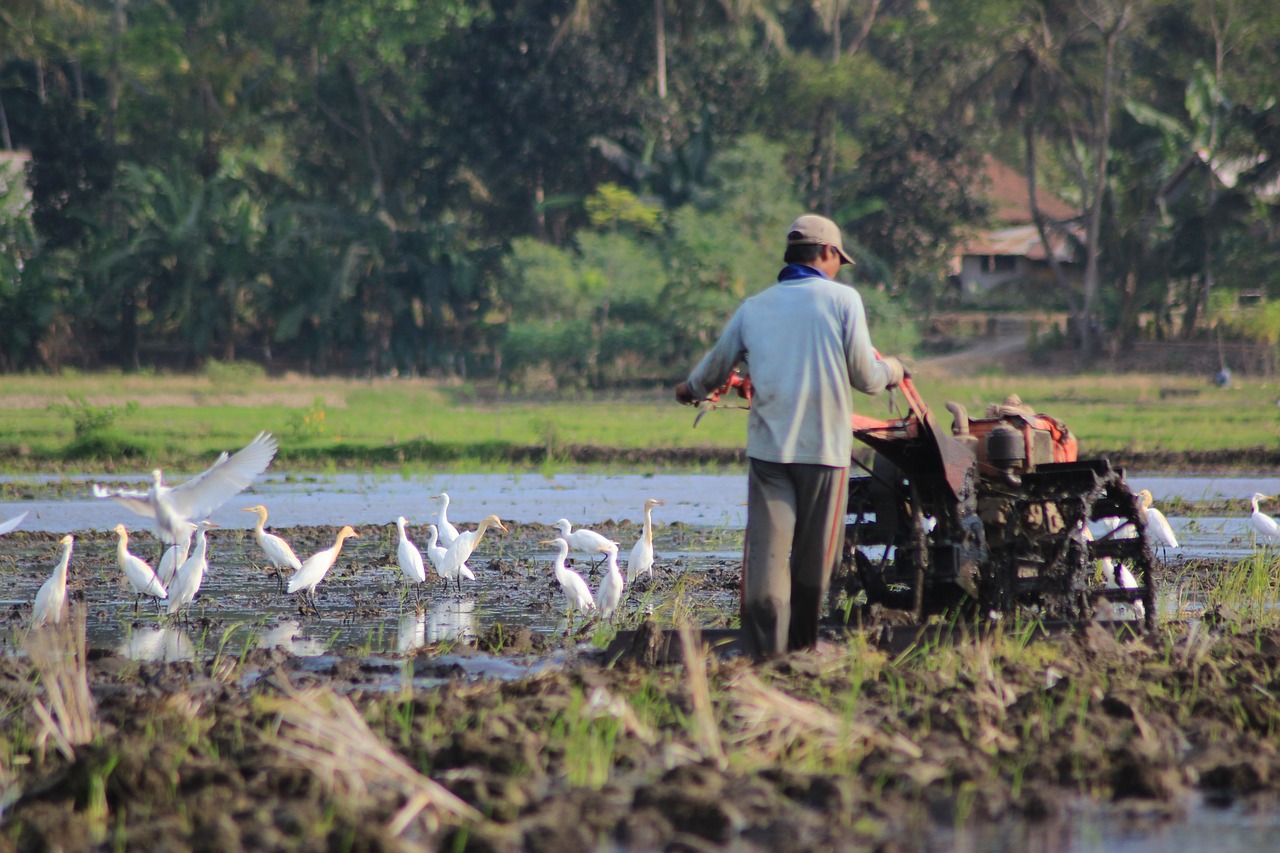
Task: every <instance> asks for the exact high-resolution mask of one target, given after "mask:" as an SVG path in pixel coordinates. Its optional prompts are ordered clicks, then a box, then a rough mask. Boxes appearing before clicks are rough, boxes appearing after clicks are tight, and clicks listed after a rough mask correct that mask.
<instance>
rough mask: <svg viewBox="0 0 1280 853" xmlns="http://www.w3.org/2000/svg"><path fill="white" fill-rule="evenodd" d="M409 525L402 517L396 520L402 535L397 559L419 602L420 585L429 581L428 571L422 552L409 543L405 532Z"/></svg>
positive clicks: (397, 528) (397, 550)
mask: <svg viewBox="0 0 1280 853" xmlns="http://www.w3.org/2000/svg"><path fill="white" fill-rule="evenodd" d="M406 523H408V522H407V519H406V518H405V517H404V516H403V515H402V516H400V517H399V518H397V519H396V530H398V531H399V533H400V544H399V545H397V546H396V559H397V560H398V561H399V563H400V571H401V572H402V573H403V574H404V579H405V580H406V581H408V582H409V583H410V584H412V585H413V597H414V599H415V600H417V597H418V584H420V583H424V582H426V580H427V569H426V566H424V565H423V564H422V552H421V551H419V550H418V546H417V545H414V544H413V543H412V542H411V541H409V535H408V534H407V533H405V532H404V526H405V524H406Z"/></svg>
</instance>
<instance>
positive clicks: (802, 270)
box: [778, 264, 831, 281]
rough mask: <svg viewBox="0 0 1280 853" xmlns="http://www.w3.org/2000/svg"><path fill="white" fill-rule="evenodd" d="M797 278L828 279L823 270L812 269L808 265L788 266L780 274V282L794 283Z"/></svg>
mask: <svg viewBox="0 0 1280 853" xmlns="http://www.w3.org/2000/svg"><path fill="white" fill-rule="evenodd" d="M797 278H826V279H827V281H831V279H829V278H827V277H826V276H825V275H823V273H822V270H820V269H817V268H816V267H811V266H809V265H808V264H787V265H786V266H785V267H783V268H782V272H780V273H778V281H792V280H793V279H797Z"/></svg>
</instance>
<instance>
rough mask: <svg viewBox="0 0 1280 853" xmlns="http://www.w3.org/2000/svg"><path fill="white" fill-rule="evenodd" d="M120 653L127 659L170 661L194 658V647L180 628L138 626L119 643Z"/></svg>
mask: <svg viewBox="0 0 1280 853" xmlns="http://www.w3.org/2000/svg"><path fill="white" fill-rule="evenodd" d="M119 652H120V654H122V655H124V656H125V657H127V658H129V660H138V661H157V662H166V663H168V662H172V661H184V660H195V657H196V654H195V647H193V646H192V645H191V639H190V638H189V637H188V636H187V633H186V632H185V631H183V630H182V629H180V628H172V627H170V628H140V629H138V630H136V631H133V632H132V633H131V634H129V636H128V637H127V638H126V639H125V641H124V642H123V643H122V644H121V645H120V649H119Z"/></svg>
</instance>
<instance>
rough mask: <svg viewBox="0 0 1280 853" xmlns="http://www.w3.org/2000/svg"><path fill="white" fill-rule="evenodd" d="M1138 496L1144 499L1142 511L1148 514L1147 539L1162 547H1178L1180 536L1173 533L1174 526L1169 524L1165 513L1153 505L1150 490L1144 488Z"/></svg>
mask: <svg viewBox="0 0 1280 853" xmlns="http://www.w3.org/2000/svg"><path fill="white" fill-rule="evenodd" d="M1138 498H1139V499H1140V500H1141V501H1142V511H1143V512H1144V513H1145V514H1146V516H1147V540H1148V541H1149V542H1150V543H1151V544H1152V545H1158V546H1160V547H1161V548H1162V549H1166V550H1167V549H1169V548H1177V547H1178V537H1177V536H1174V535H1173V528H1172V527H1170V526H1169V520H1168V519H1167V518H1165V517H1164V513H1163V512H1161V511H1160V510H1158V509H1156V508H1155V507H1153V506H1152V505H1151V503H1152V498H1151V492H1150V490H1148V489H1143V490H1142V491H1140V492H1138Z"/></svg>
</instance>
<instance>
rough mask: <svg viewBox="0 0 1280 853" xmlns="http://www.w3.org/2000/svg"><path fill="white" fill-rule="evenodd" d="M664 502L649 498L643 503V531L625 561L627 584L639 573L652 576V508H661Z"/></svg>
mask: <svg viewBox="0 0 1280 853" xmlns="http://www.w3.org/2000/svg"><path fill="white" fill-rule="evenodd" d="M665 503H666V501H660V500H658V499H657V498H649V499H648V500H647V501H645V502H644V529H643V530H642V531H641V532H640V539H639V541H638V542H636V544H635V545H634V546H633V547H632V548H631V559H630V560H628V561H627V583H631V582H632V581H634V580H635V579H636V578H638V577H639V576H640V573H641V572H644V573H645V574H647V575H650V576H652V575H653V508H654V507H655V506H662V505H663V504H665Z"/></svg>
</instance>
